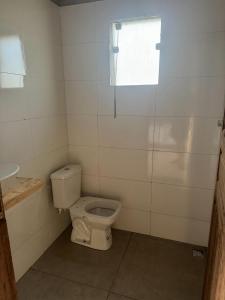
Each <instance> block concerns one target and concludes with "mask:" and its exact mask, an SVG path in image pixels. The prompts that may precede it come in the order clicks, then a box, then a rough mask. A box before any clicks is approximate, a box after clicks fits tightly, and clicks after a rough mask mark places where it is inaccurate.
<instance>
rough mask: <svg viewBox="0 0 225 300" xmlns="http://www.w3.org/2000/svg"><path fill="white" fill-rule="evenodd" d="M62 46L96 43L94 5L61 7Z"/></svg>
mask: <svg viewBox="0 0 225 300" xmlns="http://www.w3.org/2000/svg"><path fill="white" fill-rule="evenodd" d="M60 13H61V20H62V39H63V44H65V45H71V44H77V43H87V42H95V41H96V29H97V19H96V4H95V3H85V4H81V5H72V6H66V7H62V9H61V10H60Z"/></svg>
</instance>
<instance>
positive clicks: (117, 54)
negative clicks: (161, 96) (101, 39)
mask: <svg viewBox="0 0 225 300" xmlns="http://www.w3.org/2000/svg"><path fill="white" fill-rule="evenodd" d="M160 38H161V19H160V18H145V19H138V20H137V19H136V20H131V21H130V20H128V21H122V22H115V23H113V24H112V28H111V44H110V68H111V70H110V73H111V76H110V81H111V85H113V86H127V85H153V84H158V79H159V61H160V51H159V49H158V48H159V47H158V44H159V43H160Z"/></svg>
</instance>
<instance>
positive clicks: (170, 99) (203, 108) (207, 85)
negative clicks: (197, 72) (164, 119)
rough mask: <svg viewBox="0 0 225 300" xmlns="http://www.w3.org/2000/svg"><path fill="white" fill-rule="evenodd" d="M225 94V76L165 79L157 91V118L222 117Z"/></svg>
mask: <svg viewBox="0 0 225 300" xmlns="http://www.w3.org/2000/svg"><path fill="white" fill-rule="evenodd" d="M224 92H225V87H224V77H217V78H213V77H205V78H203V77H201V78H200V77H199V78H197V77H192V78H164V79H162V80H161V81H160V84H159V86H158V88H157V96H156V115H157V116H178V117H179V116H187V117H191V116H193V117H200V116H202V117H212V118H222V117H223V110H224ZM215 99H216V101H215Z"/></svg>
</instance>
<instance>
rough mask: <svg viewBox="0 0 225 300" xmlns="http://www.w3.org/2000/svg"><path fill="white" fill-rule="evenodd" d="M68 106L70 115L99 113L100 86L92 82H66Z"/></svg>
mask: <svg viewBox="0 0 225 300" xmlns="http://www.w3.org/2000/svg"><path fill="white" fill-rule="evenodd" d="M65 92H66V105H67V113H68V114H93V115H97V113H98V99H99V97H98V85H97V83H95V82H90V81H66V83H65Z"/></svg>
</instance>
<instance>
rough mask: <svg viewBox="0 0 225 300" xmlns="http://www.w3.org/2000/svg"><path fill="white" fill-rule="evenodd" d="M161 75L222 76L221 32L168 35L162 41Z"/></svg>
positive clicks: (223, 46) (224, 67)
mask: <svg viewBox="0 0 225 300" xmlns="http://www.w3.org/2000/svg"><path fill="white" fill-rule="evenodd" d="M161 49H162V50H161V63H160V74H161V76H162V77H163V76H168V75H172V76H224V75H225V36H224V32H216V33H204V34H199V35H189V36H187V35H185V38H184V37H183V36H182V35H181V36H176V37H170V38H168V39H166V38H165V40H163V41H162V48H161Z"/></svg>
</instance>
